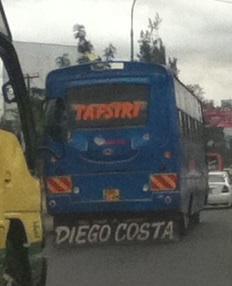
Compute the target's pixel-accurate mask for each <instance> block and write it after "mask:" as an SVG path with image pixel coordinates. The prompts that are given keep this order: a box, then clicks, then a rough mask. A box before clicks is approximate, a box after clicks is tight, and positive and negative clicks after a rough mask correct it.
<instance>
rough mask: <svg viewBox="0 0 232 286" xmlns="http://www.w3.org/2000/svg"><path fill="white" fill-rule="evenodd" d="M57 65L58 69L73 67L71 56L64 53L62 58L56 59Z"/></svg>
mask: <svg viewBox="0 0 232 286" xmlns="http://www.w3.org/2000/svg"><path fill="white" fill-rule="evenodd" d="M56 65H57V66H58V68H63V67H68V66H70V65H71V62H70V59H69V55H68V54H67V53H64V54H63V55H62V56H60V57H57V58H56Z"/></svg>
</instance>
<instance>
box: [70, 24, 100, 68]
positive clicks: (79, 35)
mask: <svg viewBox="0 0 232 286" xmlns="http://www.w3.org/2000/svg"><path fill="white" fill-rule="evenodd" d="M73 31H74V38H75V39H77V40H78V43H77V51H78V53H80V54H81V56H80V58H78V59H77V62H78V63H79V64H83V63H88V62H94V61H99V60H101V58H100V57H99V56H97V55H96V54H95V53H94V48H93V45H92V43H91V42H90V41H88V40H87V39H86V31H85V26H83V25H79V24H76V25H74V27H73Z"/></svg>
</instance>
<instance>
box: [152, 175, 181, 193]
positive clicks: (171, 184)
mask: <svg viewBox="0 0 232 286" xmlns="http://www.w3.org/2000/svg"><path fill="white" fill-rule="evenodd" d="M150 181H151V183H150V187H151V190H153V191H162V190H175V189H176V183H177V176H176V174H174V173H173V174H153V175H151V177H150Z"/></svg>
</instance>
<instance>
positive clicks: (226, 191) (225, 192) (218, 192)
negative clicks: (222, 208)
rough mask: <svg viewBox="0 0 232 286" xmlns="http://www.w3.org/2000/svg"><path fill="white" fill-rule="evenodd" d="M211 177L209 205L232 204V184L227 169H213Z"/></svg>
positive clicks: (209, 176) (209, 175) (210, 173)
mask: <svg viewBox="0 0 232 286" xmlns="http://www.w3.org/2000/svg"><path fill="white" fill-rule="evenodd" d="M208 178H209V194H208V205H226V206H228V207H230V206H231V204H232V185H230V179H229V175H228V172H227V171H211V172H209V174H208Z"/></svg>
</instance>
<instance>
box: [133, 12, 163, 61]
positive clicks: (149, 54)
mask: <svg viewBox="0 0 232 286" xmlns="http://www.w3.org/2000/svg"><path fill="white" fill-rule="evenodd" d="M161 22H162V19H161V18H160V16H159V14H158V13H156V15H155V19H154V20H153V21H152V20H151V19H150V18H149V19H148V30H146V31H145V32H144V31H143V30H142V31H141V33H140V39H139V40H138V42H139V49H140V50H139V54H138V58H139V61H140V62H148V63H158V64H166V51H165V46H164V44H163V41H162V39H161V38H160V37H159V34H158V30H159V26H160V23H161Z"/></svg>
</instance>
